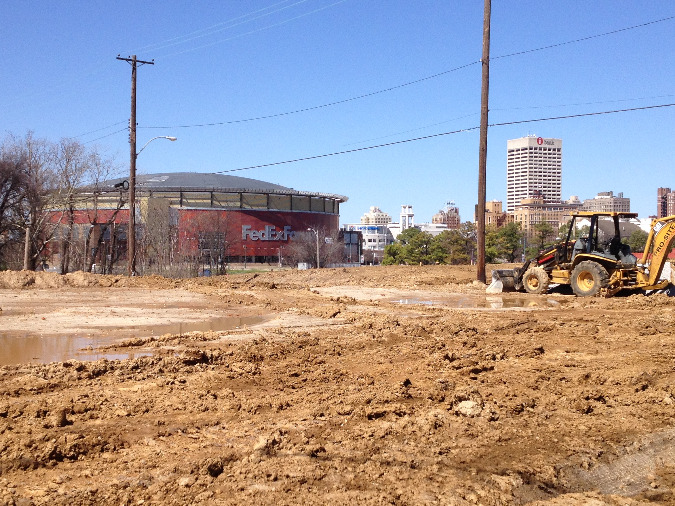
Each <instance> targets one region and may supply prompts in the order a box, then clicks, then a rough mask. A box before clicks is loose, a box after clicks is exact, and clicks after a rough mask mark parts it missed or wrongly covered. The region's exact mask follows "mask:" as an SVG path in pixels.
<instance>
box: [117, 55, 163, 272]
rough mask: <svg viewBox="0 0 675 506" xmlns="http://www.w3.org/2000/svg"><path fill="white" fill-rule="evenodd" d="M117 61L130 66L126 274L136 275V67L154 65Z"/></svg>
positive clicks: (152, 62) (131, 58) (119, 58)
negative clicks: (127, 63)
mask: <svg viewBox="0 0 675 506" xmlns="http://www.w3.org/2000/svg"><path fill="white" fill-rule="evenodd" d="M117 59H118V60H123V61H126V62H129V63H130V64H131V116H130V118H129V155H130V156H129V229H128V230H127V274H128V275H129V276H135V275H136V158H137V157H138V153H136V67H137V66H138V64H141V65H154V64H155V61H154V60H152V61H143V60H138V59H136V55H133V56H130V57H129V58H122V57H120V55H117Z"/></svg>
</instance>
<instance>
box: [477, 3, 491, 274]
mask: <svg viewBox="0 0 675 506" xmlns="http://www.w3.org/2000/svg"><path fill="white" fill-rule="evenodd" d="M481 64H482V65H481V66H482V69H483V72H482V80H481V93H480V148H479V153H478V205H477V206H476V214H477V216H476V218H477V220H476V221H477V223H476V228H477V230H476V236H477V239H478V244H477V246H478V258H477V259H476V279H477V280H478V281H480V282H481V283H485V186H486V185H485V179H486V178H485V173H486V166H487V137H488V89H489V85H490V0H485V7H484V11H483V57H482V58H481Z"/></svg>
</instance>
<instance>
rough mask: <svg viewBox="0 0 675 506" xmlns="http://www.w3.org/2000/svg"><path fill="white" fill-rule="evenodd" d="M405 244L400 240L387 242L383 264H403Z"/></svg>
mask: <svg viewBox="0 0 675 506" xmlns="http://www.w3.org/2000/svg"><path fill="white" fill-rule="evenodd" d="M403 263H405V261H404V260H403V246H402V245H401V243H399V242H394V243H392V244H387V245H386V246H385V247H384V258H383V259H382V265H399V264H403Z"/></svg>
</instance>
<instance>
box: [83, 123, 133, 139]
mask: <svg viewBox="0 0 675 506" xmlns="http://www.w3.org/2000/svg"><path fill="white" fill-rule="evenodd" d="M124 123H126V121H118V122H117V123H113V124H112V125H108V126H104V127H101V128H97V129H96V130H90V131H89V132H85V133H83V134H80V135H75V136H74V137H73V138H75V139H76V138H78V137H84V136H85V135H89V134H95V133H96V132H100V131H101V130H107V129H108V128H112V127H116V126H117V125H122V124H124ZM113 133H117V132H113ZM110 135H112V134H110ZM106 137H107V136H106Z"/></svg>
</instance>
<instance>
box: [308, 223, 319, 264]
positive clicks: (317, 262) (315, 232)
mask: <svg viewBox="0 0 675 506" xmlns="http://www.w3.org/2000/svg"><path fill="white" fill-rule="evenodd" d="M307 230H311V231H312V232H314V234H316V268H317V269H318V268H319V267H321V266H320V265H319V232H318V231H317V230H314V229H313V228H312V227H309V228H308V229H307Z"/></svg>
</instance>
